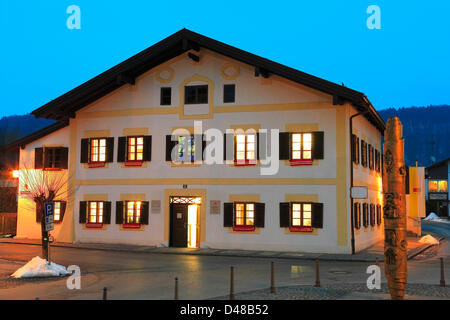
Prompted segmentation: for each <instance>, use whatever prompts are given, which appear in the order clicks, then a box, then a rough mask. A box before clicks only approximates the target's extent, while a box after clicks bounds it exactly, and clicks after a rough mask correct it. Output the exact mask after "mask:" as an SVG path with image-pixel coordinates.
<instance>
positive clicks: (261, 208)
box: [255, 202, 266, 228]
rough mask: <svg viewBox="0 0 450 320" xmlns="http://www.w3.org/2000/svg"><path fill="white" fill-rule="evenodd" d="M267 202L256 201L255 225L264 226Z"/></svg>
mask: <svg viewBox="0 0 450 320" xmlns="http://www.w3.org/2000/svg"><path fill="white" fill-rule="evenodd" d="M265 208H266V204H265V203H260V202H257V203H255V227H259V228H264V220H265Z"/></svg>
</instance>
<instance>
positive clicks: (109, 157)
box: [106, 137, 114, 162]
mask: <svg viewBox="0 0 450 320" xmlns="http://www.w3.org/2000/svg"><path fill="white" fill-rule="evenodd" d="M106 162H114V137H110V138H106Z"/></svg>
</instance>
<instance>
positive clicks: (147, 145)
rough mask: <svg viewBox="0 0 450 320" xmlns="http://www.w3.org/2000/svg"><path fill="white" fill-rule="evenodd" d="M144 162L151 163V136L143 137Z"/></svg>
mask: <svg viewBox="0 0 450 320" xmlns="http://www.w3.org/2000/svg"><path fill="white" fill-rule="evenodd" d="M143 158H144V161H152V136H144V155H143Z"/></svg>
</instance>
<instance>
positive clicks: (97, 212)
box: [88, 201, 103, 223]
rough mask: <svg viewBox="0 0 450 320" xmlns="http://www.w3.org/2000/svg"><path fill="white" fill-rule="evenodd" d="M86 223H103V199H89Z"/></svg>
mask: <svg viewBox="0 0 450 320" xmlns="http://www.w3.org/2000/svg"><path fill="white" fill-rule="evenodd" d="M88 210H89V211H88V223H103V201H90V202H89V207H88Z"/></svg>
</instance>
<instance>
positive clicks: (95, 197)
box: [83, 193, 108, 201]
mask: <svg viewBox="0 0 450 320" xmlns="http://www.w3.org/2000/svg"><path fill="white" fill-rule="evenodd" d="M83 201H108V194H107V193H97V194H94V193H92V194H83Z"/></svg>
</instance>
